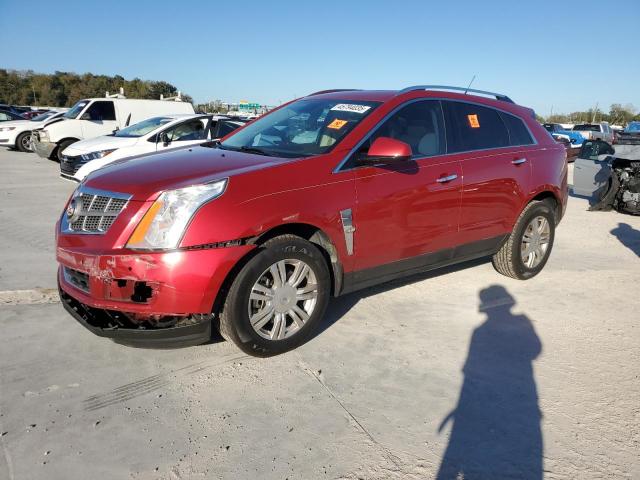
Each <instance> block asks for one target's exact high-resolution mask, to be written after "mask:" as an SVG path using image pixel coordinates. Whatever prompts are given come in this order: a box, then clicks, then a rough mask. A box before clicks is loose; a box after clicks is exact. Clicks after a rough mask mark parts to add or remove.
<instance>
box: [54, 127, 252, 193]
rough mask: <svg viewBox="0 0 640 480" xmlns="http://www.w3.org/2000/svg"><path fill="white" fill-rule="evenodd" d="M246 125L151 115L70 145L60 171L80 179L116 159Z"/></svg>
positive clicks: (199, 140) (221, 134)
mask: <svg viewBox="0 0 640 480" xmlns="http://www.w3.org/2000/svg"><path fill="white" fill-rule="evenodd" d="M242 125H244V122H241V121H237V120H231V119H229V118H227V117H224V116H220V115H212V114H200V115H198V114H195V115H163V116H161V117H153V118H148V119H147V120H143V121H142V122H139V123H136V124H135V125H131V126H129V127H127V128H123V129H122V130H118V131H116V132H114V133H112V134H111V135H105V136H101V137H95V138H90V139H87V140H81V141H79V142H76V143H74V144H72V145H70V146H69V147H67V148H66V149H65V150H64V151H63V152H62V160H61V161H60V175H61V176H62V177H65V178H68V179H71V180H75V181H78V182H80V181H82V180H83V179H84V178H85V177H86V176H87V175H88V174H89V173H91V172H93V171H95V170H98V169H99V168H102V167H104V166H105V165H108V164H110V163H113V162H115V161H118V160H122V159H124V158H129V157H134V156H138V155H144V154H148V153H153V152H162V151H168V150H174V149H176V148H182V147H188V146H192V145H198V144H200V143H203V142H206V141H210V140H216V139H219V138H221V137H224V136H225V135H227V134H229V133H230V132H232V131H233V130H235V129H236V128H238V127H241V126H242Z"/></svg>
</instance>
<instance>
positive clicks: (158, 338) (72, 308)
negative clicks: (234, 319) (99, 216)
mask: <svg viewBox="0 0 640 480" xmlns="http://www.w3.org/2000/svg"><path fill="white" fill-rule="evenodd" d="M58 290H59V293H60V300H61V301H62V306H63V307H64V309H65V310H66V311H67V312H69V314H71V316H72V317H73V318H75V319H76V320H77V321H78V322H79V323H80V324H81V325H82V326H83V327H85V328H86V329H87V330H89V331H90V332H91V333H93V334H95V335H97V336H99V337H106V338H110V339H111V340H113V341H114V342H116V343H120V344H123V345H131V346H136V347H147V348H169V347H187V346H193V345H200V344H202V343H205V342H207V341H209V339H210V338H211V318H209V317H207V316H204V315H203V316H198V317H191V318H190V319H189V320H187V319H185V321H184V322H182V323H177V324H176V325H175V326H172V327H165V328H140V327H136V326H133V325H131V326H126V325H122V324H121V323H120V322H119V320H118V313H117V312H112V311H108V310H102V309H97V308H92V307H90V306H88V305H85V304H84V303H82V302H80V301H79V300H78V299H76V298H74V297H73V296H72V295H69V294H68V293H67V292H65V291H64V290H63V289H62V288H61V287H60V285H59V284H58Z"/></svg>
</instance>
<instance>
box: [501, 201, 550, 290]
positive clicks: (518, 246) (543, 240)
mask: <svg viewBox="0 0 640 480" xmlns="http://www.w3.org/2000/svg"><path fill="white" fill-rule="evenodd" d="M554 238H555V215H554V213H553V209H552V207H551V205H550V203H548V202H540V201H533V202H531V203H530V204H529V205H527V206H526V208H525V209H524V210H523V212H522V213H521V214H520V217H519V218H518V220H517V221H516V224H515V226H514V228H513V231H512V232H511V235H509V238H508V239H507V241H506V242H505V244H504V245H503V246H502V248H501V249H500V250H499V251H498V253H496V254H495V255H494V256H493V260H492V262H493V266H494V268H495V269H496V270H497V271H498V272H500V273H501V274H503V275H506V276H507V277H511V278H516V279H518V280H527V279H529V278H532V277H534V276H536V275H537V274H538V273H540V271H541V270H542V269H543V268H544V266H545V264H546V263H547V260H548V259H549V255H550V254H551V249H552V247H553V241H554Z"/></svg>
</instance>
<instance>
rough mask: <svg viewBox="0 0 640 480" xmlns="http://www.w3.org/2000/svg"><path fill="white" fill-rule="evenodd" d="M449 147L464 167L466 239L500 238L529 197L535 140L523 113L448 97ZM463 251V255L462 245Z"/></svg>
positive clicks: (463, 241)
mask: <svg viewBox="0 0 640 480" xmlns="http://www.w3.org/2000/svg"><path fill="white" fill-rule="evenodd" d="M443 105H444V111H445V119H446V125H447V147H448V152H451V153H454V154H455V157H456V158H457V159H459V161H460V163H461V166H462V175H463V178H464V181H463V187H462V203H461V209H460V237H459V241H460V243H461V244H466V245H469V251H468V252H467V253H469V254H472V253H474V252H473V248H474V247H473V246H471V244H473V243H476V242H481V243H480V244H478V245H484V246H485V247H486V248H491V247H492V246H491V245H489V243H488V242H491V241H493V240H495V241H496V242H499V241H500V238H498V237H500V236H503V235H504V234H505V233H508V232H509V231H510V230H511V228H512V226H513V223H514V222H515V219H516V218H517V217H518V215H519V214H520V211H521V209H522V207H523V204H524V202H525V201H526V199H527V197H528V192H529V190H530V183H531V162H532V160H533V158H532V155H535V153H534V150H535V147H534V146H533V144H534V140H533V137H532V136H531V134H530V133H529V131H528V129H527V128H526V126H525V125H524V122H523V121H522V120H520V119H519V118H517V117H515V116H513V115H511V114H508V113H504V112H500V111H498V110H495V109H493V108H490V107H487V106H482V105H478V104H474V103H467V102H460V101H443ZM460 253H462V254H464V253H465V249H464V248H462V249H461V250H460Z"/></svg>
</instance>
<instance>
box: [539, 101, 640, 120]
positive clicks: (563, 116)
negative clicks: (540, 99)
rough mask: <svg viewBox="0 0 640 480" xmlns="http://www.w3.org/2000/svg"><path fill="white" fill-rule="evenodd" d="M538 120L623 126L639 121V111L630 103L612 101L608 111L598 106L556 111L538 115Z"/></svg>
mask: <svg viewBox="0 0 640 480" xmlns="http://www.w3.org/2000/svg"><path fill="white" fill-rule="evenodd" d="M539 120H543V121H544V122H552V123H592V122H609V123H610V124H611V125H621V126H625V125H627V124H628V123H629V122H631V121H634V120H636V121H640V113H638V110H636V108H635V107H634V106H633V105H631V104H630V103H628V104H626V105H622V104H620V103H614V104H612V105H611V107H609V112H605V111H602V110H600V109H599V108H590V109H589V110H585V111H583V112H572V113H556V114H552V115H549V116H547V117H540V118H539Z"/></svg>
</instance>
